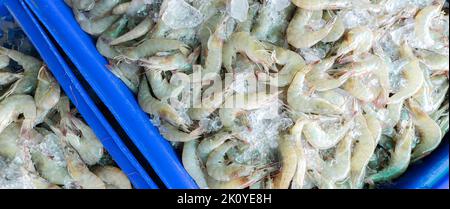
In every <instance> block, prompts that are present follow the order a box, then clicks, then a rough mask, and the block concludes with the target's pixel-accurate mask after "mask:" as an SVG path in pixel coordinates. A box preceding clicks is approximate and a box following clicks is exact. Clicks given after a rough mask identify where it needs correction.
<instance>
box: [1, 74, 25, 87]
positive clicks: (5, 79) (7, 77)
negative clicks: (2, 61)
mask: <svg viewBox="0 0 450 209" xmlns="http://www.w3.org/2000/svg"><path fill="white" fill-rule="evenodd" d="M22 77H23V75H22V74H18V73H11V72H3V71H0V87H1V86H6V85H8V84H10V83H12V82H14V81H17V80H18V79H20V78H22Z"/></svg>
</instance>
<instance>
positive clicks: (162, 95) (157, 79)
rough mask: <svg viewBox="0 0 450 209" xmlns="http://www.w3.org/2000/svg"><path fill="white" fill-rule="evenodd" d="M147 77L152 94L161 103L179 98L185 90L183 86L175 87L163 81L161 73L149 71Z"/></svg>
mask: <svg viewBox="0 0 450 209" xmlns="http://www.w3.org/2000/svg"><path fill="white" fill-rule="evenodd" d="M146 75H147V79H148V81H149V83H150V87H151V88H152V92H153V93H154V94H155V96H156V97H157V98H158V99H160V100H161V101H166V100H167V99H170V98H177V97H178V95H180V94H181V92H182V91H183V89H184V86H183V85H178V86H175V85H172V84H170V83H169V82H168V81H167V80H165V79H163V77H162V75H161V71H158V70H148V71H147V73H146Z"/></svg>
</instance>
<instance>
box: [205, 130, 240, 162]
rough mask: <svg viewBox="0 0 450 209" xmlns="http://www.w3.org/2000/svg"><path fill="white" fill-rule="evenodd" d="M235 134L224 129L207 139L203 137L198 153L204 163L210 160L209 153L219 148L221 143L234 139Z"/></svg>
mask: <svg viewBox="0 0 450 209" xmlns="http://www.w3.org/2000/svg"><path fill="white" fill-rule="evenodd" d="M233 138H234V137H233V135H232V134H230V133H229V132H226V131H222V132H219V133H217V134H214V136H210V137H208V138H206V139H203V140H202V141H201V142H200V144H199V145H198V147H197V155H198V157H199V158H200V160H201V161H202V162H203V163H206V161H207V160H208V155H209V154H210V153H211V152H212V151H213V150H215V149H216V148H218V147H219V146H220V145H222V144H223V143H225V141H227V140H230V139H233Z"/></svg>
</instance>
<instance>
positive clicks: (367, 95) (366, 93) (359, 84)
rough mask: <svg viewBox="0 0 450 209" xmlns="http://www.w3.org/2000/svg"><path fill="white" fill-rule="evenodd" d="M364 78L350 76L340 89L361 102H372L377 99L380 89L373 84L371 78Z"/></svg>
mask: <svg viewBox="0 0 450 209" xmlns="http://www.w3.org/2000/svg"><path fill="white" fill-rule="evenodd" d="M366 79H367V77H366ZM366 79H364V78H360V77H351V78H350V79H348V80H347V82H345V84H344V85H343V86H342V89H344V90H346V91H347V92H348V93H350V94H351V95H352V96H353V97H355V98H357V99H359V100H361V101H363V102H372V101H374V100H375V99H377V97H378V95H379V94H380V93H381V89H380V88H379V86H375V85H373V84H372V80H366Z"/></svg>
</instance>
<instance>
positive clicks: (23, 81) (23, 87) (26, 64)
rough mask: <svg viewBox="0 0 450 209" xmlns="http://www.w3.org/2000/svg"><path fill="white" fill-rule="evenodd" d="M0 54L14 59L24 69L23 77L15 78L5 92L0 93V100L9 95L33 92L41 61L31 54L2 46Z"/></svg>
mask: <svg viewBox="0 0 450 209" xmlns="http://www.w3.org/2000/svg"><path fill="white" fill-rule="evenodd" d="M0 54H3V55H6V56H8V57H9V58H11V59H12V60H14V61H16V62H17V63H18V64H19V65H20V66H22V67H23V71H24V73H23V77H22V78H20V79H19V80H17V81H16V82H15V83H14V84H13V85H12V86H11V87H10V89H9V90H8V91H7V92H6V93H4V94H3V95H0V101H1V100H3V99H4V98H5V97H8V96H9V95H13V94H29V93H31V92H33V91H34V90H35V88H36V84H37V75H38V72H39V69H40V67H41V66H42V62H41V61H39V60H38V59H36V58H34V57H32V56H28V55H25V54H23V53H21V52H18V51H15V50H11V49H7V48H4V47H0Z"/></svg>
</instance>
